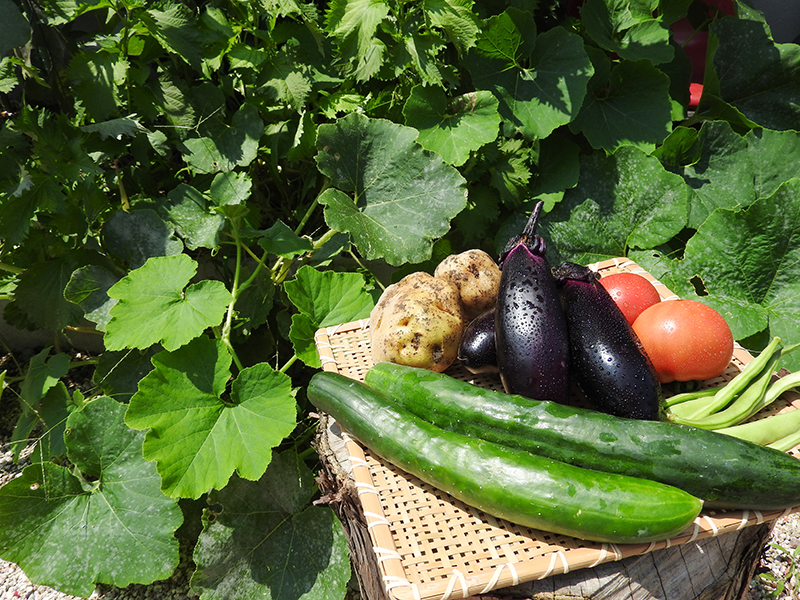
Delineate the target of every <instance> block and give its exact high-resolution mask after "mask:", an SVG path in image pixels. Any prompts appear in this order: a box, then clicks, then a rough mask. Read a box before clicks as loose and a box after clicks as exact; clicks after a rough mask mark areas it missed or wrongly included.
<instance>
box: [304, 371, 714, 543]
mask: <svg viewBox="0 0 800 600" xmlns="http://www.w3.org/2000/svg"><path fill="white" fill-rule="evenodd" d="M307 393H308V398H309V400H310V401H311V402H312V404H314V406H316V407H317V409H319V410H321V411H323V412H326V413H328V414H330V415H332V416H333V417H334V418H335V419H336V420H337V422H338V423H339V424H340V425H341V427H342V428H343V429H345V430H346V431H347V432H348V433H350V434H351V435H353V436H354V437H355V438H356V439H358V440H359V441H361V442H362V443H363V444H364V445H366V446H367V447H368V448H369V449H370V450H371V451H373V452H374V453H375V454H377V455H378V456H380V457H382V458H383V459H384V460H386V461H388V462H391V463H392V464H394V465H395V466H397V467H398V468H400V469H403V470H404V471H406V472H408V473H410V474H412V475H414V476H416V477H418V478H419V479H421V480H422V481H424V482H426V483H428V484H430V485H432V486H435V487H437V488H439V489H441V490H443V491H444V492H447V493H448V494H450V495H451V496H453V497H454V498H456V499H458V500H461V501H463V502H464V503H466V504H468V505H470V506H473V507H475V508H477V509H479V510H482V511H483V512H485V513H487V514H490V515H493V516H495V517H498V518H501V519H505V520H507V521H510V522H513V523H517V524H519V525H523V526H525V527H531V528H535V529H540V530H544V531H550V532H553V533H559V534H564V535H570V536H573V537H577V538H580V539H584V540H592V541H598V542H610V543H620V544H621V543H644V542H651V541H655V540H659V539H665V538H669V537H673V536H675V535H677V534H679V533H681V532H682V531H684V530H685V529H686V528H687V527H688V526H689V525H690V524H691V523H692V521H693V520H694V519H695V518H696V517H697V515H698V514H699V512H700V510H701V508H702V502H701V501H700V500H699V499H697V498H695V497H693V496H692V495H690V494H688V493H686V492H684V491H682V490H679V489H678V488H675V487H672V486H668V485H664V484H660V483H656V482H654V481H649V480H646V479H637V478H634V477H628V476H624V475H616V474H612V473H603V472H600V471H592V470H589V469H583V468H580V467H576V466H573V465H570V464H566V463H563V462H559V461H555V460H552V459H548V458H544V457H541V456H538V455H535V454H530V453H528V452H525V451H520V450H516V449H513V448H508V447H506V446H503V445H500V444H495V443H492V442H487V441H485V440H481V439H478V438H474V437H470V436H466V435H462V434H458V433H453V432H450V431H445V430H444V429H441V428H440V427H436V426H435V425H432V424H431V423H428V422H427V421H424V420H423V419H420V418H418V417H415V416H414V415H412V414H411V413H410V412H408V411H406V410H404V409H403V408H402V407H401V406H400V405H398V404H397V403H396V402H394V401H393V400H392V399H391V398H389V397H388V396H386V395H384V394H382V393H380V392H378V391H377V390H374V389H372V388H370V387H369V386H367V385H365V384H363V383H361V382H359V381H356V380H353V379H350V378H348V377H345V376H344V375H341V374H339V373H332V372H325V371H322V372H318V373H316V374H315V375H314V376H313V377H312V378H311V381H310V382H309V385H308V388H307Z"/></svg>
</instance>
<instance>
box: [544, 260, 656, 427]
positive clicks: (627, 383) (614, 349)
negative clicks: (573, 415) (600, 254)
mask: <svg viewBox="0 0 800 600" xmlns="http://www.w3.org/2000/svg"><path fill="white" fill-rule="evenodd" d="M553 275H554V277H555V278H556V281H557V282H558V285H559V288H560V290H561V294H562V297H563V299H564V311H565V314H566V317H567V326H568V329H569V341H570V356H571V365H570V368H571V372H572V374H573V377H574V378H575V381H576V382H577V383H578V385H579V386H580V388H581V391H582V392H583V393H584V395H585V396H586V399H587V400H588V401H589V402H590V403H591V404H592V405H593V406H594V408H595V409H597V410H599V411H600V412H604V413H607V414H611V415H615V416H618V417H627V418H632V419H642V420H658V419H659V418H660V417H661V409H662V395H661V386H660V384H659V383H658V377H657V376H656V372H655V369H654V368H653V365H652V363H651V362H650V359H649V358H648V356H647V354H646V352H645V351H644V349H643V348H642V345H641V343H640V341H639V338H638V337H637V335H636V333H635V332H634V331H633V328H632V327H631V326H630V325H629V324H628V321H627V320H626V319H625V316H624V315H623V314H622V311H621V310H620V309H619V307H617V305H616V304H615V302H614V300H613V299H612V298H611V296H610V295H609V294H608V292H607V291H606V289H605V288H604V287H603V286H602V285H601V284H600V282H599V281H598V279H599V276H598V274H597V273H595V272H594V271H592V270H591V269H590V268H588V267H585V266H583V265H577V264H575V263H570V262H565V263H563V264H561V265H560V266H558V267H556V268H555V269H553Z"/></svg>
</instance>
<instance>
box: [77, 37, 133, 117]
mask: <svg viewBox="0 0 800 600" xmlns="http://www.w3.org/2000/svg"><path fill="white" fill-rule="evenodd" d="M127 69H128V63H127V61H125V60H124V59H120V57H119V56H117V55H115V54H112V53H110V52H102V51H101V52H94V53H91V54H84V53H82V54H76V55H75V57H74V58H73V59H72V60H71V61H70V65H69V74H70V77H71V78H72V86H71V90H72V92H73V93H74V94H75V97H76V98H77V99H78V100H80V101H81V103H82V104H83V105H84V106H85V107H86V109H87V111H88V112H89V114H90V115H91V116H92V117H93V118H94V119H95V120H96V121H105V120H106V119H108V118H109V117H112V116H113V115H114V114H115V113H116V112H117V107H118V106H119V105H120V104H121V99H120V91H119V89H118V87H119V86H120V85H121V84H123V83H124V82H125V75H126V71H127Z"/></svg>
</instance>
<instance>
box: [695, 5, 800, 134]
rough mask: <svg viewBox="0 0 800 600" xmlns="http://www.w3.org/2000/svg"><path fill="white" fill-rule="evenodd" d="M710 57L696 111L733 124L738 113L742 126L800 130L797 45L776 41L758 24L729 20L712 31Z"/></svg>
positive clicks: (799, 69)
mask: <svg viewBox="0 0 800 600" xmlns="http://www.w3.org/2000/svg"><path fill="white" fill-rule="evenodd" d="M709 56H710V60H708V61H707V62H708V64H709V67H710V68H709V69H708V70H707V71H706V77H705V81H704V86H703V97H702V98H701V100H700V105H699V106H698V107H697V111H698V113H700V114H703V115H704V116H711V117H720V116H724V117H726V118H730V119H731V120H732V121H736V115H737V114H738V115H739V118H740V119H741V122H742V124H743V125H744V126H754V125H758V126H762V127H767V128H770V129H777V130H786V129H797V128H798V127H799V126H800V125H798V124H800V46H798V45H797V44H776V43H774V42H773V41H772V39H771V38H770V36H769V34H768V33H767V30H766V29H765V25H764V24H763V23H760V22H758V21H753V20H747V19H735V18H733V17H727V18H724V19H720V20H718V21H716V22H715V23H713V24H712V26H711V27H710V33H709ZM731 110H733V111H734V114H733V115H732V114H731V112H730V111H731Z"/></svg>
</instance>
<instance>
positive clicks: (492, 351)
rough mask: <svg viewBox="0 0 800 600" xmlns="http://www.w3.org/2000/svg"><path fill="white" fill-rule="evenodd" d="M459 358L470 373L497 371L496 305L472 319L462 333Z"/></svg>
mask: <svg viewBox="0 0 800 600" xmlns="http://www.w3.org/2000/svg"><path fill="white" fill-rule="evenodd" d="M458 360H460V361H461V364H463V365H464V367H466V369H467V370H468V371H469V372H470V373H474V374H476V375H478V374H480V373H497V351H496V348H495V345H494V307H492V308H490V309H489V310H486V311H484V312H482V313H481V314H479V315H478V316H477V317H475V318H474V319H472V321H470V322H469V324H468V325H467V326H466V327H465V328H464V333H462V334H461V342H460V343H459V345H458Z"/></svg>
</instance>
